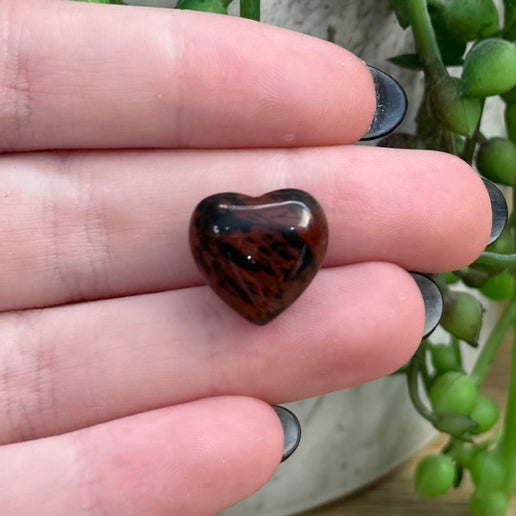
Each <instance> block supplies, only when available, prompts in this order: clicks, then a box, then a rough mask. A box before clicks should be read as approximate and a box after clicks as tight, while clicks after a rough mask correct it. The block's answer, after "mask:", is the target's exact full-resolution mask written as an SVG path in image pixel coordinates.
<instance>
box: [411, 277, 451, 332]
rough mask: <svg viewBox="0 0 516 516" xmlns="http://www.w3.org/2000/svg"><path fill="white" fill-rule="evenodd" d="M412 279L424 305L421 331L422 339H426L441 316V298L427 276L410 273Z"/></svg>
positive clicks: (435, 286) (433, 282)
mask: <svg viewBox="0 0 516 516" xmlns="http://www.w3.org/2000/svg"><path fill="white" fill-rule="evenodd" d="M411 276H412V278H414V281H415V282H416V284H417V286H418V288H419V290H420V291H421V295H422V296H423V302H424V303H425V329H424V331H423V339H426V338H427V337H428V336H429V335H430V334H431V333H432V332H433V331H434V330H435V329H436V328H437V325H438V324H439V321H440V320H441V316H442V315H443V308H444V303H443V296H442V294H441V291H440V290H439V287H438V286H437V284H436V283H435V281H433V280H432V279H430V278H429V277H428V276H425V275H424V274H420V273H418V272H412V273H411Z"/></svg>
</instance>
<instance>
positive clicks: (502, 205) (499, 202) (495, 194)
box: [482, 178, 508, 244]
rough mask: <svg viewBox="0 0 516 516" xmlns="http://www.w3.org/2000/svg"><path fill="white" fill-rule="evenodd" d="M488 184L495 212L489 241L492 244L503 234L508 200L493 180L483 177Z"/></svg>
mask: <svg viewBox="0 0 516 516" xmlns="http://www.w3.org/2000/svg"><path fill="white" fill-rule="evenodd" d="M482 181H484V184H485V185H486V188H487V192H488V193H489V198H490V199H491V210H492V212H493V223H492V225H491V236H490V237H489V243H490V244H492V243H493V242H494V241H495V240H496V239H497V238H498V237H499V236H500V235H501V234H502V231H503V230H504V228H505V225H506V224H507V217H508V214H507V201H506V200H505V197H504V195H503V192H502V191H501V190H500V189H499V188H498V187H497V186H496V185H495V184H494V183H491V181H488V180H487V179H484V178H482Z"/></svg>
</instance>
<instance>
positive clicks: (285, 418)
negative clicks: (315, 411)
mask: <svg viewBox="0 0 516 516" xmlns="http://www.w3.org/2000/svg"><path fill="white" fill-rule="evenodd" d="M272 408H273V409H274V410H275V412H276V415H277V416H278V417H279V420H280V421H281V426H282V427H283V435H284V436H285V440H284V444H283V456H282V457H281V462H284V461H286V460H287V459H288V458H289V457H290V456H291V455H292V454H293V453H294V452H295V451H296V449H297V447H298V446H299V442H300V441H301V425H300V424H299V420H298V419H297V417H296V415H295V414H294V413H293V412H291V411H290V410H288V409H286V408H285V407H280V406H279V405H273V406H272Z"/></svg>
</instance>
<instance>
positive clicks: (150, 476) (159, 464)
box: [87, 396, 283, 514]
mask: <svg viewBox="0 0 516 516" xmlns="http://www.w3.org/2000/svg"><path fill="white" fill-rule="evenodd" d="M106 431H108V432H109V433H110V436H109V437H108V436H107V435H105V434H104V435H102V434H103V433H104V432H106ZM104 438H109V440H110V444H109V446H105V447H104V448H101V449H100V451H99V440H102V439H104ZM89 439H90V442H89V446H87V448H95V449H96V452H95V455H96V457H97V461H96V464H95V467H96V468H97V475H99V474H100V478H101V479H102V482H101V484H100V488H99V493H100V496H101V497H102V499H103V501H102V505H104V506H106V505H109V506H111V507H114V508H115V509H116V510H115V512H113V513H116V514H120V513H121V512H120V507H122V506H125V505H129V506H131V507H133V508H134V511H135V512H136V513H137V514H161V513H167V514H214V513H216V512H218V511H220V510H222V509H224V508H226V507H228V506H230V505H233V504H235V503H237V502H238V501H240V500H242V499H243V498H246V497H248V496H250V495H251V494H252V493H254V492H255V491H257V490H258V489H259V488H261V487H262V486H263V485H264V484H265V483H266V482H267V481H268V480H269V479H270V477H271V476H272V475H273V474H274V472H275V470H276V468H277V466H278V464H279V463H280V460H281V456H282V450H283V432H282V427H281V423H280V422H279V420H278V417H277V416H276V415H275V412H274V410H273V409H272V408H271V407H270V406H269V405H267V404H266V403H264V402H262V401H259V400H256V399H253V398H248V397H241V396H223V397H216V398H208V399H203V400H199V401H195V402H191V403H186V404H183V405H178V406H175V407H171V408H167V409H161V410H157V411H153V412H149V413H145V414H141V415H138V416H133V417H130V418H125V419H123V420H119V421H117V422H113V423H108V424H106V425H101V426H99V427H98V429H97V431H96V432H95V433H93V434H90V436H89ZM90 467H91V465H90ZM142 479H144V481H142ZM160 511H161V512H160Z"/></svg>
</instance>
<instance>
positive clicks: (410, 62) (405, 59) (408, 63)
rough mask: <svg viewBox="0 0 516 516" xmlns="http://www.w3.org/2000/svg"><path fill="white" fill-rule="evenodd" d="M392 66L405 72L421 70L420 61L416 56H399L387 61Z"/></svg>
mask: <svg viewBox="0 0 516 516" xmlns="http://www.w3.org/2000/svg"><path fill="white" fill-rule="evenodd" d="M388 61H390V62H391V63H392V64H395V65H397V66H400V67H401V68H406V69H407V70H422V69H423V67H422V66H421V61H420V59H419V56H418V55H417V54H401V55H399V56H394V57H390V58H389V59H388Z"/></svg>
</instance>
